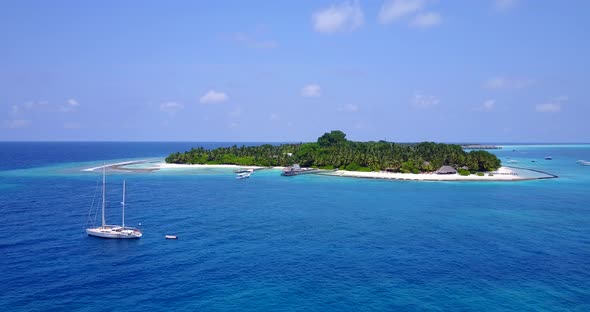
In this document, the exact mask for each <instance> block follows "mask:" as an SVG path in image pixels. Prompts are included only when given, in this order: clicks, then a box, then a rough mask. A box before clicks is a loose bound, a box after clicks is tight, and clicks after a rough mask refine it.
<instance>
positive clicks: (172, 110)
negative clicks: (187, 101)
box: [160, 102, 184, 115]
mask: <svg viewBox="0 0 590 312" xmlns="http://www.w3.org/2000/svg"><path fill="white" fill-rule="evenodd" d="M183 108H184V104H182V103H177V102H165V103H162V104H160V110H161V111H163V112H165V113H168V114H170V115H174V114H176V112H178V111H180V110H182V109H183Z"/></svg>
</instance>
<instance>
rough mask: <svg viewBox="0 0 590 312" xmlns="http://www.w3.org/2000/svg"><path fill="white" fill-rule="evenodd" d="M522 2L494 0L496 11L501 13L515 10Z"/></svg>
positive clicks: (518, 0) (516, 0)
mask: <svg viewBox="0 0 590 312" xmlns="http://www.w3.org/2000/svg"><path fill="white" fill-rule="evenodd" d="M519 2H520V0H494V3H493V6H494V9H496V10H499V11H506V10H510V9H513V8H515V7H516V6H517V5H518V3H519Z"/></svg>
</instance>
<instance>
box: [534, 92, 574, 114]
mask: <svg viewBox="0 0 590 312" xmlns="http://www.w3.org/2000/svg"><path fill="white" fill-rule="evenodd" d="M567 100H568V97H567V96H565V95H562V96H558V97H556V98H554V99H553V100H551V101H548V102H547V103H542V104H537V105H536V106H535V110H536V111H537V112H538V113H557V112H560V111H561V105H562V104H563V103H564V102H566V101H567Z"/></svg>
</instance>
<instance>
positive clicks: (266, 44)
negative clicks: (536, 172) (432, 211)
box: [0, 0, 590, 142]
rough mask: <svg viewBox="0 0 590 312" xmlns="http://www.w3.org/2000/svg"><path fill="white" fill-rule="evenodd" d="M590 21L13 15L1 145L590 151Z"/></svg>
mask: <svg viewBox="0 0 590 312" xmlns="http://www.w3.org/2000/svg"><path fill="white" fill-rule="evenodd" d="M588 12H590V2H589V1H583V0H578V1H575V0H572V1H549V0H546V1H532V0H479V1H440V0H438V1H437V0H393V1H392V0H374V1H167V2H164V1H95V2H87V1H2V2H1V3H0V44H1V46H0V68H1V70H0V86H1V88H0V140H78V141H80V140H81V141H85V140H109V141H120V140H141V141H154V140H157V141H308V140H315V139H316V138H317V137H318V136H319V135H321V134H322V133H324V132H326V131H329V130H332V129H340V130H342V131H344V132H346V133H347V134H348V138H350V139H354V140H380V139H387V140H389V141H404V142H409V141H424V140H429V141H445V142H466V141H471V142H590V131H589V130H590V125H589V124H590V122H589V121H590V120H589V118H590V105H588V104H589V103H590V101H589V100H590V97H589V96H588V86H589V81H590V80H589V79H588V75H589V72H590V71H589V70H590V61H589V55H590V39H589V38H590V37H589V36H588V32H589V31H590V19H588Z"/></svg>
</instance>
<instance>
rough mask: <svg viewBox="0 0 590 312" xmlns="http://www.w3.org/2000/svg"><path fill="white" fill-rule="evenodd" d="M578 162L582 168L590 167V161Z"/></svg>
mask: <svg viewBox="0 0 590 312" xmlns="http://www.w3.org/2000/svg"><path fill="white" fill-rule="evenodd" d="M576 162H577V163H578V164H580V165H582V166H590V161H585V160H578V161H576Z"/></svg>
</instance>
